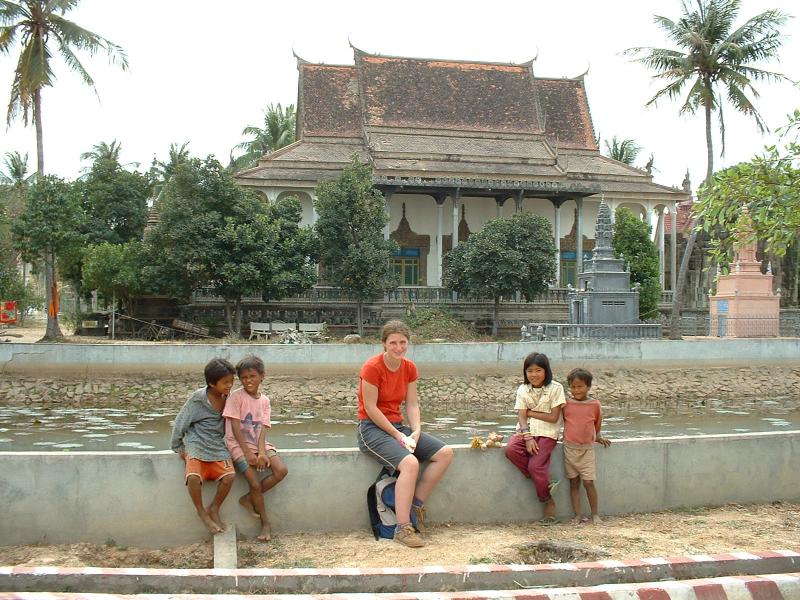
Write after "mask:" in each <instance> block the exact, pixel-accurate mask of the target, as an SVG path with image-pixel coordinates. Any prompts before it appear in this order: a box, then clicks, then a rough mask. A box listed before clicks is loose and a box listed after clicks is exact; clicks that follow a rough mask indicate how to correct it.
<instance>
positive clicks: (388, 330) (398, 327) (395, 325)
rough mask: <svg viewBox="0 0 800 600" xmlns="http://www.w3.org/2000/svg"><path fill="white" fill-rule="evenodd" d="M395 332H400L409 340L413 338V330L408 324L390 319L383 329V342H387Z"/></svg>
mask: <svg viewBox="0 0 800 600" xmlns="http://www.w3.org/2000/svg"><path fill="white" fill-rule="evenodd" d="M393 333H399V334H400V335H403V336H405V338H406V339H407V340H410V339H411V330H410V329H409V328H408V325H406V324H405V323H403V322H402V321H397V320H394V321H388V322H387V323H386V324H384V326H383V328H382V329H381V342H385V341H386V340H387V339H389V336H390V335H392V334H393Z"/></svg>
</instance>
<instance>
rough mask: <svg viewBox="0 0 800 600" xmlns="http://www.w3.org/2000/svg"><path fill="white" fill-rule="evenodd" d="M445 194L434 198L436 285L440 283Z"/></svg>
mask: <svg viewBox="0 0 800 600" xmlns="http://www.w3.org/2000/svg"><path fill="white" fill-rule="evenodd" d="M444 199H445V196H444V195H442V196H439V197H436V198H434V200H436V279H435V281H436V285H438V286H441V285H442V275H443V274H442V225H443V219H444V214H443V209H444Z"/></svg>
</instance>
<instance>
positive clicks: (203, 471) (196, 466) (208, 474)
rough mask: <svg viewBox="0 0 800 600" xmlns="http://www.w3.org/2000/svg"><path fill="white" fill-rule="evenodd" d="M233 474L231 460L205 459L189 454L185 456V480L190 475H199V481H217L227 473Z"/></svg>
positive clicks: (234, 471) (234, 472)
mask: <svg viewBox="0 0 800 600" xmlns="http://www.w3.org/2000/svg"><path fill="white" fill-rule="evenodd" d="M235 474H236V470H235V469H234V468H233V461H231V460H215V461H205V460H200V459H199V458H192V457H191V456H189V457H187V458H186V471H185V477H184V480H185V481H188V480H189V477H192V476H193V477H199V478H200V481H219V480H220V479H222V478H223V477H225V476H227V475H235Z"/></svg>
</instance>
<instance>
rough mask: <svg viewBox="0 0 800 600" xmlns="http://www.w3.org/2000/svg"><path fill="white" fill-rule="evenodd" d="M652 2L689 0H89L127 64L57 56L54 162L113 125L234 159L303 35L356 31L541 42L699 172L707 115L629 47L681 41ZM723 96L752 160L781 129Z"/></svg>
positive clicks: (738, 144) (25, 144)
mask: <svg viewBox="0 0 800 600" xmlns="http://www.w3.org/2000/svg"><path fill="white" fill-rule="evenodd" d="M796 6H800V5H798V3H797V0H743V1H742V11H741V15H743V16H744V17H745V18H748V17H750V16H753V15H755V14H757V13H759V12H761V11H763V10H766V9H768V8H778V9H781V10H782V11H784V12H786V13H789V14H793V12H797V13H798V14H800V11H799V10H796V9H795V7H796ZM653 14H661V15H664V16H667V17H670V18H673V19H677V18H678V16H679V14H680V4H679V0H657V1H656V0H560V1H558V2H544V1H542V0H538V1H534V0H529V1H526V2H521V1H520V2H512V1H505V0H496V1H493V2H480V3H475V4H474V5H473V6H472V7H469V8H468V4H467V3H465V2H463V1H459V2H450V1H443V2H432V1H430V0H429V1H427V2H419V1H417V0H404V1H402V2H375V1H371V2H335V1H330V0H329V1H317V0H306V1H305V2H294V3H273V2H266V1H264V0H261V1H257V0H226V1H225V2H219V1H216V2H212V1H210V0H136V1H135V2H132V1H131V0H126V1H125V2H123V1H121V0H83V1H82V2H81V4H80V6H79V8H78V9H76V10H74V11H73V12H71V13H69V15H68V16H69V17H70V18H71V19H72V20H74V21H75V22H77V23H78V24H80V25H82V26H83V27H86V28H87V29H89V30H92V31H94V32H96V33H99V34H100V35H103V36H104V37H106V38H108V39H110V40H112V41H114V42H115V43H117V44H119V45H121V46H122V47H123V48H124V49H125V51H126V52H127V55H128V60H129V63H130V68H129V70H128V71H127V72H122V71H120V70H119V69H117V68H112V67H109V66H108V64H107V61H106V59H105V57H104V56H97V57H95V58H86V60H84V65H85V66H86V67H87V69H88V70H89V72H90V73H91V74H92V75H93V76H94V78H95V82H96V86H97V91H98V94H99V100H98V98H97V96H95V95H94V94H93V92H92V91H91V90H90V89H89V88H87V87H85V86H84V85H83V84H82V82H81V81H80V80H79V79H78V77H77V76H76V75H74V74H72V73H70V72H68V71H67V70H66V68H65V67H64V66H63V64H62V63H61V62H60V61H56V62H55V64H56V65H57V66H56V74H57V76H58V81H57V82H56V85H55V86H54V87H53V88H48V89H46V90H45V91H44V94H43V98H44V108H43V111H42V114H43V117H44V143H45V168H46V171H47V172H51V173H56V174H58V175H61V176H63V177H67V178H74V177H76V176H78V175H79V174H80V170H81V168H82V166H85V165H82V164H81V162H80V154H81V153H82V152H86V151H88V150H90V149H91V147H92V146H93V145H94V144H96V143H98V142H100V141H105V142H111V141H112V140H118V141H119V142H121V143H122V159H123V162H138V163H141V169H142V170H145V169H147V168H148V167H149V165H150V162H151V161H152V159H153V156H156V157H158V158H159V159H165V158H166V154H167V150H168V147H169V144H170V143H171V142H177V143H182V142H185V141H188V142H189V149H190V151H191V152H192V153H193V154H194V155H199V156H205V155H207V154H214V155H216V156H217V158H219V159H220V161H222V162H223V163H227V161H228V157H229V153H230V151H231V149H232V148H233V146H235V145H236V144H237V143H239V142H241V141H242V140H243V139H244V138H243V137H242V135H241V131H242V129H243V128H244V127H245V126H246V125H259V126H261V125H262V110H263V108H264V107H265V106H266V105H267V104H268V103H270V102H273V103H275V102H280V103H282V104H284V105H285V104H290V103H296V99H297V68H296V61H295V59H294V57H293V56H292V50H293V49H294V51H295V52H296V53H297V54H298V55H299V56H301V57H303V58H304V59H306V60H309V61H312V62H324V63H328V64H331V63H332V64H352V62H353V53H352V50H351V48H350V46H349V44H348V39H349V40H350V41H351V42H352V43H353V45H355V46H357V47H359V48H360V49H362V50H364V51H365V52H370V53H379V54H386V55H394V56H410V57H429V58H445V59H459V60H478V61H491V62H517V63H519V62H524V61H527V60H529V59H530V58H532V57H533V56H535V55H537V53H538V58H537V60H536V62H535V63H534V72H535V73H536V74H537V75H540V76H546V77H574V76H577V75H579V74H581V73H583V72H584V71H586V69H587V68H588V69H589V73H588V75H587V77H586V88H587V92H588V96H589V104H590V107H591V112H592V119H593V122H594V127H595V132H596V133H597V134H599V135H600V136H601V137H602V138H603V139H610V138H611V136H612V135H617V136H620V137H630V138H634V139H635V140H636V141H637V142H639V144H640V145H642V146H643V147H644V150H643V152H642V154H641V155H640V158H639V160H638V161H637V165H638V166H643V165H644V163H645V162H646V161H647V159H648V157H649V155H650V153H653V154H654V155H655V168H656V172H655V179H656V181H657V182H659V183H663V184H667V185H676V186H677V185H679V184H680V182H681V180H682V179H683V175H684V173H685V171H686V169H687V168H688V169H689V170H690V172H691V176H692V183H693V185H694V186H697V184H699V183H700V181H701V180H702V178H703V176H704V175H705V169H706V149H705V134H704V124H703V116H702V115H701V114H698V115H695V116H681V115H679V114H678V109H679V107H680V106H679V103H678V102H670V101H667V100H664V101H661V102H660V103H659V105H658V107H657V108H648V109H646V108H645V107H644V104H645V102H646V101H647V100H649V99H650V98H651V97H652V95H653V93H654V92H655V91H656V90H657V89H658V87H659V86H658V85H657V83H654V82H652V81H651V79H650V77H649V74H648V72H647V71H645V70H644V68H643V67H642V66H641V65H638V64H635V63H632V62H631V61H630V59H629V58H628V57H626V56H622V54H621V53H622V51H624V50H625V49H626V48H629V47H632V46H657V47H670V44H669V42H668V41H667V40H666V38H665V37H664V35H663V33H662V32H661V31H660V30H659V29H658V28H657V27H656V26H655V25H654V24H653V19H652V15H653ZM743 20H744V19H741V21H740V22H743ZM784 31H785V33H786V34H787V35H788V39H787V40H786V43H785V46H784V48H783V50H782V51H781V56H782V57H783V60H782V62H780V63H773V64H770V65H764V66H765V67H766V68H768V69H769V70H774V71H779V72H782V73H783V74H785V75H787V76H788V77H790V78H791V79H792V80H795V81H796V80H800V59H799V58H798V57H800V40H799V39H798V38H800V20H798V19H797V18H794V19H790V20H789V22H788V24H787V25H786V26H785V28H784ZM16 56H17V50H16V48H15V49H14V51H13V53H12V55H11V56H0V92H2V96H1V97H2V108H3V113H2V114H3V116H5V107H6V105H7V102H8V91H7V90H8V88H9V86H10V84H11V81H12V72H13V68H14V66H15V59H16ZM757 87H758V89H759V91H760V92H761V97H760V98H759V99H758V106H759V107H760V110H761V113H762V115H763V117H764V119H765V121H766V122H767V124H768V125H769V127H770V128H771V129H773V130H774V129H775V128H777V127H780V126H781V125H782V124H784V123H785V121H786V115H787V114H788V113H790V112H791V111H792V110H794V109H795V108H797V107H800V89H798V88H797V87H793V86H792V85H790V84H788V83H783V84H769V83H761V84H758V86H757ZM725 110H726V111H727V112H726V113H725V117H726V127H727V151H726V156H725V157H724V158H723V159H719V157H718V156H717V158H716V159H715V164H716V165H717V166H723V165H727V164H734V163H736V162H739V161H742V160H747V159H749V158H750V157H752V156H753V155H754V154H755V153H757V152H759V151H760V150H761V149H762V147H763V146H764V144H767V143H771V142H772V141H774V139H775V137H774V135H767V136H763V137H762V136H761V135H760V134H759V133H758V131H757V129H756V127H755V125H754V123H753V122H751V121H749V120H747V119H744V118H742V117H739V116H738V115H735V114H734V110H733V109H732V108H730V107H726V109H725ZM716 130H717V128H716V125H715V131H716ZM0 131H2V133H0V154H4V153H5V152H9V151H12V150H19V151H21V152H28V153H29V154H30V158H29V165H30V167H31V170H35V168H36V158H35V157H36V149H35V137H34V135H35V134H34V130H33V127H28V128H24V127H22V125H21V123H15V124H13V125H12V126H11V127H10V128H9V129H8V130H3V129H0ZM601 147H602V146H601ZM717 150H719V145H718V141H717ZM717 154H718V152H717Z"/></svg>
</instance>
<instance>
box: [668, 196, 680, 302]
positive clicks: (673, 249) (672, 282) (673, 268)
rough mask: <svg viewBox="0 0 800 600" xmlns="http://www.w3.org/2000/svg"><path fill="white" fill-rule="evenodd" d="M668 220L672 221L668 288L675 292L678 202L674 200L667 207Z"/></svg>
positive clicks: (676, 279)
mask: <svg viewBox="0 0 800 600" xmlns="http://www.w3.org/2000/svg"><path fill="white" fill-rule="evenodd" d="M669 215H670V221H671V222H672V226H671V227H670V228H669V229H670V232H669V248H670V251H671V252H670V253H671V255H672V256H670V269H669V278H670V289H671V290H672V291H673V293H674V292H675V285H676V283H677V281H678V257H677V254H678V204H677V203H676V202H673V203H672V206H671V207H670V209H669Z"/></svg>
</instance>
